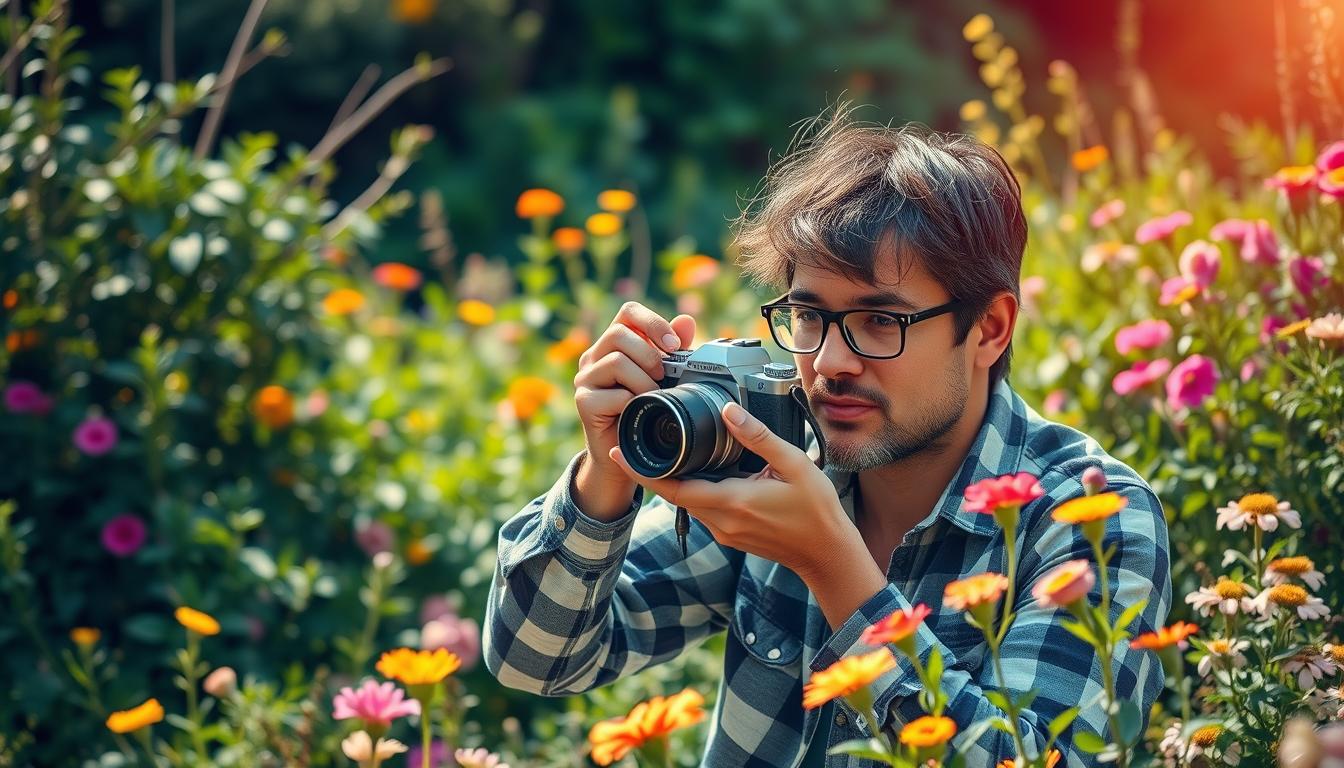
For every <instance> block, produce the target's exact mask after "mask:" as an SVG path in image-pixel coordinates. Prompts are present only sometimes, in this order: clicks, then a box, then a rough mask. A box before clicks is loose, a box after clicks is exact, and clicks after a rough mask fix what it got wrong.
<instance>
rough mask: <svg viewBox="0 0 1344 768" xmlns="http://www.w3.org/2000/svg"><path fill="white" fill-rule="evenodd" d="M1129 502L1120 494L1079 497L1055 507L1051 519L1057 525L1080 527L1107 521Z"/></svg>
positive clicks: (1111, 493) (1109, 493) (1110, 493)
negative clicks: (1064, 524) (1080, 525)
mask: <svg viewBox="0 0 1344 768" xmlns="http://www.w3.org/2000/svg"><path fill="white" fill-rule="evenodd" d="M1128 503H1129V501H1128V500H1127V499H1126V498H1125V497H1124V496H1121V495H1120V494H1118V493H1114V492H1108V493H1098V494H1094V495H1092V496H1079V497H1078V498H1076V499H1069V500H1068V501H1066V502H1064V503H1063V504H1060V505H1059V506H1058V507H1055V511H1054V512H1051V513H1050V517H1051V518H1052V519H1054V521H1055V522H1056V523H1066V524H1070V525H1079V524H1082V523H1091V522H1095V521H1097V520H1105V519H1106V518H1108V517H1110V516H1112V515H1114V514H1115V513H1117V512H1119V511H1120V510H1122V509H1124V508H1125V505H1126V504H1128Z"/></svg>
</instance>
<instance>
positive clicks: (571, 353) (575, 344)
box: [546, 327, 593, 365]
mask: <svg viewBox="0 0 1344 768" xmlns="http://www.w3.org/2000/svg"><path fill="white" fill-rule="evenodd" d="M592 343H593V338H592V337H591V336H589V335H588V331H586V330H584V329H583V328H578V327H576V328H574V329H572V330H570V332H569V333H567V334H565V338H563V339H561V340H559V341H557V342H555V343H554V344H552V345H550V346H549V347H547V348H546V362H548V363H552V364H555V365H561V364H568V363H571V362H574V361H575V360H578V359H579V357H581V356H582V355H583V353H584V351H586V350H587V349H588V347H590V346H592Z"/></svg>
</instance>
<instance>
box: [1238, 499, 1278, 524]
mask: <svg viewBox="0 0 1344 768" xmlns="http://www.w3.org/2000/svg"><path fill="white" fill-rule="evenodd" d="M1237 508H1238V509H1240V510H1241V511H1242V512H1245V513H1246V514H1248V515H1250V516H1251V518H1252V519H1255V518H1257V517H1259V516H1260V515H1272V514H1274V513H1275V512H1278V511H1279V500H1278V499H1276V498H1274V497H1273V496H1270V495H1269V494H1268V493H1248V494H1246V495H1245V496H1242V497H1241V501H1238V502H1237Z"/></svg>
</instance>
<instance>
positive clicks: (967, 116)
mask: <svg viewBox="0 0 1344 768" xmlns="http://www.w3.org/2000/svg"><path fill="white" fill-rule="evenodd" d="M984 116H985V102H983V101H981V100H979V99H971V100H970V101H968V102H966V103H965V104H962V105H961V120H962V122H964V123H974V122H975V121H976V120H980V119H982V118H984Z"/></svg>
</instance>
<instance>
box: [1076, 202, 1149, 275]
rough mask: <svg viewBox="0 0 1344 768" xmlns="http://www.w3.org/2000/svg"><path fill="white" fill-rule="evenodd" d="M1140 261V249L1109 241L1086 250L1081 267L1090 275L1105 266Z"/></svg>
mask: <svg viewBox="0 0 1344 768" xmlns="http://www.w3.org/2000/svg"><path fill="white" fill-rule="evenodd" d="M1122 207H1123V206H1122ZM1093 216H1096V214H1093ZM1138 260H1139V249H1138V248H1135V247H1134V246H1132V245H1126V244H1125V243H1122V242H1120V241H1119V240H1107V241H1105V242H1101V243H1094V244H1092V245H1089V246H1087V247H1086V248H1084V249H1083V258H1082V264H1081V266H1082V268H1083V271H1084V272H1086V273H1087V274H1089V275H1090V274H1092V273H1093V272H1096V271H1097V270H1099V269H1101V268H1102V267H1105V266H1111V265H1120V264H1134V263H1136V262H1138Z"/></svg>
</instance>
